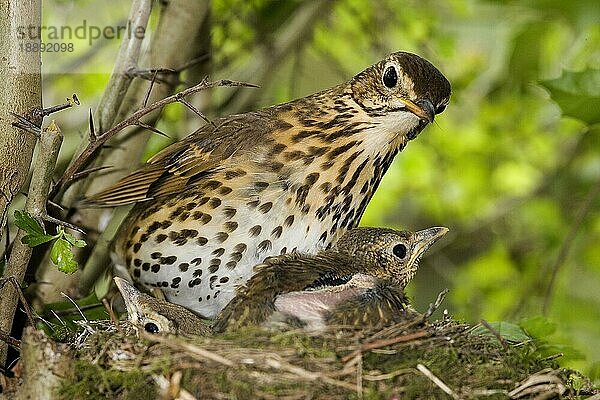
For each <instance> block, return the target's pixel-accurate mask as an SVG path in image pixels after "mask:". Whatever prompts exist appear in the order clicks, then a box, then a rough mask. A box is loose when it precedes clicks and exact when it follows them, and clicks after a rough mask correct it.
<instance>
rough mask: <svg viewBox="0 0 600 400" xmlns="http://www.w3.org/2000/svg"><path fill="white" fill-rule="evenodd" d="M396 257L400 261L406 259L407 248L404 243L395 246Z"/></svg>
mask: <svg viewBox="0 0 600 400" xmlns="http://www.w3.org/2000/svg"><path fill="white" fill-rule="evenodd" d="M394 255H395V256H396V257H398V258H400V259H402V258H404V257H406V246H405V245H403V244H402V243H400V244H397V245H395V246H394Z"/></svg>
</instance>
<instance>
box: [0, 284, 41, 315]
mask: <svg viewBox="0 0 600 400" xmlns="http://www.w3.org/2000/svg"><path fill="white" fill-rule="evenodd" d="M7 283H10V284H11V285H13V287H14V288H15V291H16V292H17V294H18V295H19V300H21V304H22V305H23V308H24V309H25V315H27V320H28V321H29V325H31V326H35V319H34V318H33V312H32V311H31V307H29V302H28V301H27V299H26V298H25V295H24V294H23V289H21V286H20V285H19V282H18V281H17V279H16V278H15V277H14V276H9V277H7V278H2V279H0V289H2V288H3V287H4V285H6V284H7Z"/></svg>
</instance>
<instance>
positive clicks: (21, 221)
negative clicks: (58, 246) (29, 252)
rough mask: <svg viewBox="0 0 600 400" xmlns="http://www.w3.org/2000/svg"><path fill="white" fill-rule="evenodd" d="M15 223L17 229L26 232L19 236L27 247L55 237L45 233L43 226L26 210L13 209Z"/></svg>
mask: <svg viewBox="0 0 600 400" xmlns="http://www.w3.org/2000/svg"><path fill="white" fill-rule="evenodd" d="M15 224H16V225H17V226H18V227H19V229H22V230H24V231H25V232H27V235H25V236H23V237H22V238H21V242H22V243H23V244H26V245H28V246H29V247H35V246H38V245H40V244H42V243H46V242H49V241H51V240H52V239H54V238H55V236H52V235H47V234H46V232H44V227H43V226H41V225H40V223H39V222H37V221H36V220H35V219H34V218H33V217H32V216H31V214H29V213H28V212H27V211H20V210H15Z"/></svg>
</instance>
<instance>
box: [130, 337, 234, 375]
mask: <svg viewBox="0 0 600 400" xmlns="http://www.w3.org/2000/svg"><path fill="white" fill-rule="evenodd" d="M140 333H141V336H142V337H143V338H144V339H146V340H149V341H151V342H156V343H161V344H164V345H166V346H168V347H170V348H172V349H176V350H184V351H186V354H190V355H195V356H198V357H200V358H203V359H206V360H211V361H214V362H216V363H219V364H223V365H226V366H228V367H233V366H234V365H235V364H234V363H233V361H231V360H229V359H227V358H225V357H223V356H220V355H218V354H216V353H213V352H210V351H208V350H205V349H203V348H201V347H198V346H196V345H193V344H191V343H187V342H184V341H182V340H179V339H175V338H173V337H169V336H162V335H151V334H148V333H145V332H140Z"/></svg>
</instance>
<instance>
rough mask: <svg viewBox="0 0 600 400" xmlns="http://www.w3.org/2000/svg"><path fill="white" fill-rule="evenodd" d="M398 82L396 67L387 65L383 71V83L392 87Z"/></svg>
mask: <svg viewBox="0 0 600 400" xmlns="http://www.w3.org/2000/svg"><path fill="white" fill-rule="evenodd" d="M397 83H398V73H397V72H396V68H394V67H393V66H391V65H390V66H389V67H387V68H386V69H385V71H384V72H383V84H384V85H385V86H386V87H388V88H390V89H391V88H393V87H394V86H396V84H397Z"/></svg>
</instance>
